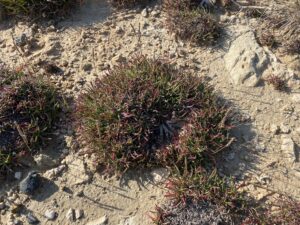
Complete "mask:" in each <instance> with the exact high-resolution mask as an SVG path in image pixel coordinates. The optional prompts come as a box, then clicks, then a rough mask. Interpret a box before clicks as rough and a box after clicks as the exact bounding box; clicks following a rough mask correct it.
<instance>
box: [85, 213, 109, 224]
mask: <svg viewBox="0 0 300 225" xmlns="http://www.w3.org/2000/svg"><path fill="white" fill-rule="evenodd" d="M107 222H108V217H107V215H105V216H103V217H101V218H99V219H97V220H93V221H91V222H88V223H87V224H86V225H106V224H107Z"/></svg>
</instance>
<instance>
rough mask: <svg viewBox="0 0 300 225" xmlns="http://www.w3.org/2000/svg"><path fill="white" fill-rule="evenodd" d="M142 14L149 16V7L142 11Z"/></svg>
mask: <svg viewBox="0 0 300 225" xmlns="http://www.w3.org/2000/svg"><path fill="white" fill-rule="evenodd" d="M141 14H142V16H143V17H148V15H149V14H148V9H147V8H145V9H144V10H143V11H142V13H141Z"/></svg>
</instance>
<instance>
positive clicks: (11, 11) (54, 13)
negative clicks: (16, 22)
mask: <svg viewBox="0 0 300 225" xmlns="http://www.w3.org/2000/svg"><path fill="white" fill-rule="evenodd" d="M82 1H83V0H51V1H48V0H0V6H2V7H3V8H4V10H5V12H6V14H7V15H9V16H17V17H24V16H29V17H31V18H34V19H39V18H46V19H56V18H58V17H64V16H66V15H68V14H69V13H70V10H71V9H72V8H73V7H75V6H76V5H78V4H80V3H81V2H82Z"/></svg>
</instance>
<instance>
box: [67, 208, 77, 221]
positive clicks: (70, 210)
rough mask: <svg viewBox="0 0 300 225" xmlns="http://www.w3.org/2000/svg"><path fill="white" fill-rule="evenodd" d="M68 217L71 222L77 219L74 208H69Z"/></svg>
mask: <svg viewBox="0 0 300 225" xmlns="http://www.w3.org/2000/svg"><path fill="white" fill-rule="evenodd" d="M66 218H67V220H68V221H70V222H74V221H75V215H74V209H69V210H68V212H67V214H66Z"/></svg>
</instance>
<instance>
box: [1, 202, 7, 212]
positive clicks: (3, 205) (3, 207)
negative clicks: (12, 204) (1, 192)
mask: <svg viewBox="0 0 300 225" xmlns="http://www.w3.org/2000/svg"><path fill="white" fill-rule="evenodd" d="M5 207H6V205H5V203H4V202H0V210H2V209H5Z"/></svg>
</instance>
